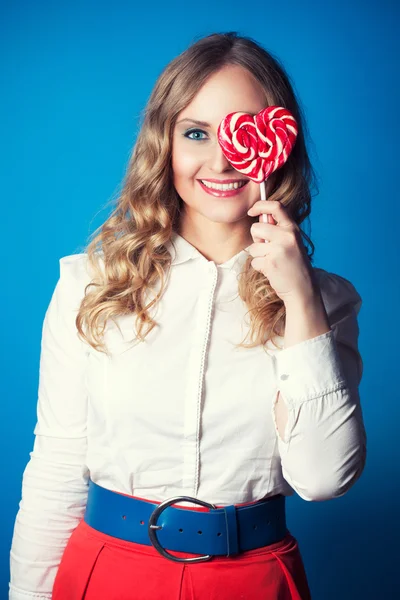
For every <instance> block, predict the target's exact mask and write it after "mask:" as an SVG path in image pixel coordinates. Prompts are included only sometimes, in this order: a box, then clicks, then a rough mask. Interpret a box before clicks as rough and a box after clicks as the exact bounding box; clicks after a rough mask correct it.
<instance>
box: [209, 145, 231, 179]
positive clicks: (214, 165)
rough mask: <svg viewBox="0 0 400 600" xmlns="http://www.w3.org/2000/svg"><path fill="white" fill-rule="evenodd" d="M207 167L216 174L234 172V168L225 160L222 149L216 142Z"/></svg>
mask: <svg viewBox="0 0 400 600" xmlns="http://www.w3.org/2000/svg"><path fill="white" fill-rule="evenodd" d="M209 167H210V169H211V170H212V171H215V172H216V173H222V172H225V171H234V168H233V167H232V165H231V164H230V162H229V161H228V160H227V159H226V157H225V155H224V153H223V152H222V148H221V146H220V145H219V143H218V142H216V143H215V144H214V147H213V151H212V154H211V156H210V159H209Z"/></svg>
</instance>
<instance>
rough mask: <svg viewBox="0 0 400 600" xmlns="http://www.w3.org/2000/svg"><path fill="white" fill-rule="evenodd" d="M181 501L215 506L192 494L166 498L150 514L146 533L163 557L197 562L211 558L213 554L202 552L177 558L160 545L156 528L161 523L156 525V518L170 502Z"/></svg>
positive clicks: (210, 506)
mask: <svg viewBox="0 0 400 600" xmlns="http://www.w3.org/2000/svg"><path fill="white" fill-rule="evenodd" d="M183 501H188V502H193V503H194V504H200V505H201V506H206V507H207V508H217V507H216V506H215V505H214V504H210V503H209V502H204V500H198V499H197V498H192V496H175V497H174V498H169V499H167V500H164V502H161V504H159V505H158V506H157V507H156V508H155V509H154V510H153V512H152V513H151V515H150V518H149V525H148V533H149V538H150V541H151V543H152V544H153V546H154V547H155V549H156V550H158V552H159V553H160V554H161V555H162V556H164V557H165V558H169V559H170V560H174V561H175V562H189V563H197V562H205V561H207V560H210V558H213V556H214V555H213V554H204V556H195V557H193V558H190V557H189V558H178V557H177V556H173V555H172V554H170V553H169V552H167V551H166V550H165V549H164V548H163V547H162V546H161V544H160V542H159V541H158V539H157V534H156V530H157V529H162V525H157V519H158V517H159V516H160V514H161V513H162V511H163V510H165V509H166V508H167V507H168V506H171V504H176V502H183Z"/></svg>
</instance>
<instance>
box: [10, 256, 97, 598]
mask: <svg viewBox="0 0 400 600" xmlns="http://www.w3.org/2000/svg"><path fill="white" fill-rule="evenodd" d="M88 282H89V279H88V277H87V274H86V270H85V255H83V254H77V255H72V256H67V257H64V258H62V259H61V260H60V278H59V280H58V282H57V285H56V287H55V290H54V293H53V296H52V298H51V301H50V304H49V306H48V309H47V312H46V315H45V318H44V323H43V330H42V343H41V355H40V371H39V390H38V392H39V393H38V403H37V424H36V427H35V429H34V433H35V440H34V446H33V451H32V452H31V453H30V460H29V462H28V464H27V466H26V468H25V471H24V474H23V480H22V499H21V502H20V505H19V510H18V513H17V516H16V520H15V525H14V534H13V539H12V545H11V552H10V572H11V577H10V596H9V598H10V600H27V599H29V598H32V599H33V598H35V600H41V599H43V600H45V599H46V600H47V599H50V598H51V591H52V587H53V582H54V578H55V575H56V572H57V569H58V566H59V563H60V561H61V557H62V554H63V551H64V549H65V546H66V544H67V541H68V539H69V537H70V535H71V533H72V532H73V530H74V529H75V527H76V526H77V525H78V523H79V520H80V519H81V518H82V517H83V513H84V510H85V506H86V498H87V487H88V477H89V473H88V470H87V467H86V464H85V461H86V446H87V442H86V415H87V392H86V387H85V371H86V363H87V358H88V352H87V347H88V346H87V345H85V344H84V343H83V342H82V341H81V340H80V339H79V338H78V336H77V331H76V327H75V317H76V314H77V309H78V308H79V303H80V300H81V299H82V297H83V295H84V286H85V284H87V283H88Z"/></svg>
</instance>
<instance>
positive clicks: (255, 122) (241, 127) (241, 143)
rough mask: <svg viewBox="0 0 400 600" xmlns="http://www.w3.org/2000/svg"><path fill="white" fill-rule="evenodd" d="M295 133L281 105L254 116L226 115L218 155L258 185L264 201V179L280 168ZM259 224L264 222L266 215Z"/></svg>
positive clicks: (292, 118)
mask: <svg viewBox="0 0 400 600" xmlns="http://www.w3.org/2000/svg"><path fill="white" fill-rule="evenodd" d="M297 133H298V126H297V122H296V119H295V118H294V116H293V115H292V114H291V113H290V112H289V111H288V110H287V109H286V108H283V107H282V106H268V107H267V108H264V109H263V110H262V111H260V112H259V113H258V114H256V115H255V116H254V117H253V116H252V115H249V114H248V113H244V112H235V113H230V114H229V115H227V116H226V117H225V118H224V119H223V120H222V121H221V123H220V125H219V127H218V131H217V135H218V142H219V145H220V146H221V149H222V152H223V153H224V155H225V157H226V159H227V160H228V161H229V162H230V163H231V165H232V166H233V167H234V168H235V169H236V170H237V171H239V172H240V173H243V175H246V176H247V177H249V178H250V179H252V180H253V181H255V182H256V183H259V184H260V188H261V190H260V191H261V200H266V199H267V198H266V192H265V180H266V179H268V177H269V176H270V175H271V173H273V172H274V171H276V170H277V169H279V168H280V167H282V166H283V165H284V164H285V162H286V161H287V159H288V158H289V155H290V153H291V151H292V149H293V146H294V144H295V142H296V138H297ZM261 220H262V221H264V222H266V223H268V217H267V215H265V214H263V215H262V218H261Z"/></svg>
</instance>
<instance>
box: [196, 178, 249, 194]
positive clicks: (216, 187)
mask: <svg viewBox="0 0 400 600" xmlns="http://www.w3.org/2000/svg"><path fill="white" fill-rule="evenodd" d="M200 181H201V183H202V184H203V185H205V186H206V187H208V188H211V189H213V190H221V191H222V192H223V191H228V190H237V189H238V188H240V187H243V186H244V185H245V183H246V182H245V181H241V182H240V183H239V182H236V183H223V184H221V183H211V182H210V181H203V180H202V179H200Z"/></svg>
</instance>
